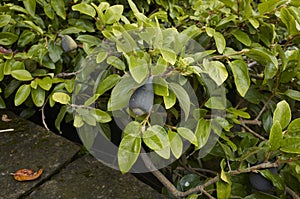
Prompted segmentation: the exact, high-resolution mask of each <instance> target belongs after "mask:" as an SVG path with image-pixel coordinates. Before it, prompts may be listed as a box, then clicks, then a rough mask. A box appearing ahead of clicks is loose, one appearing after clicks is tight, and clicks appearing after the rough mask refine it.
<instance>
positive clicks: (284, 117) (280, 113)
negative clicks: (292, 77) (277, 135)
mask: <svg viewBox="0 0 300 199" xmlns="http://www.w3.org/2000/svg"><path fill="white" fill-rule="evenodd" d="M291 118H292V114H291V109H290V105H289V104H288V103H287V102H286V101H285V100H283V101H281V102H279V103H278V104H277V106H276V109H275V111H274V115H273V123H275V122H276V121H279V123H280V125H281V127H282V129H285V127H287V126H288V124H289V123H290V121H291Z"/></svg>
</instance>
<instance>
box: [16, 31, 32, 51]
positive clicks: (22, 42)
mask: <svg viewBox="0 0 300 199" xmlns="http://www.w3.org/2000/svg"><path fill="white" fill-rule="evenodd" d="M34 38H35V34H34V33H33V32H31V31H30V30H24V31H23V32H22V33H21V35H20V38H19V40H18V46H20V47H24V46H26V45H27V44H29V43H30V42H32V41H33V40H34Z"/></svg>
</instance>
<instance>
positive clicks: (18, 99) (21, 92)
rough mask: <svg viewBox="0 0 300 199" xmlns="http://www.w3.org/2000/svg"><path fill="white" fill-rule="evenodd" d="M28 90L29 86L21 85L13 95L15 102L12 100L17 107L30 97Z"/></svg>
mask: <svg viewBox="0 0 300 199" xmlns="http://www.w3.org/2000/svg"><path fill="white" fill-rule="evenodd" d="M30 90H31V87H30V85H29V84H23V85H22V86H20V87H19V89H18V90H17V93H16V95H15V100H14V102H15V105H16V106H19V105H21V104H22V103H23V102H25V100H26V99H27V98H28V96H29V95H30Z"/></svg>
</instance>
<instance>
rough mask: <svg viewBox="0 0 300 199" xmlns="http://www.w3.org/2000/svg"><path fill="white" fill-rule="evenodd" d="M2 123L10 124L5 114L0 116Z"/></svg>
mask: <svg viewBox="0 0 300 199" xmlns="http://www.w3.org/2000/svg"><path fill="white" fill-rule="evenodd" d="M2 121H3V122H10V121H11V119H9V118H8V116H7V115H6V114H3V115H2Z"/></svg>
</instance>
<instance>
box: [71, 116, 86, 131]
mask: <svg viewBox="0 0 300 199" xmlns="http://www.w3.org/2000/svg"><path fill="white" fill-rule="evenodd" d="M73 125H74V127H76V128H80V127H82V126H83V125H84V122H83V119H82V117H81V116H80V115H79V114H75V116H74V122H73Z"/></svg>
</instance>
